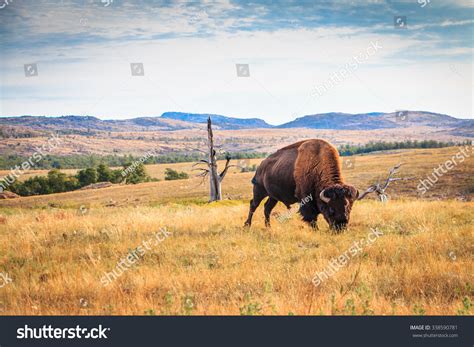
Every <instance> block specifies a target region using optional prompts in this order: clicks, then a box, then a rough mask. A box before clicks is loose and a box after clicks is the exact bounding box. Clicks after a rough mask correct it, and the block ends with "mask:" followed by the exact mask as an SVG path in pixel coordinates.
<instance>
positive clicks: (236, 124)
mask: <svg viewBox="0 0 474 347" xmlns="http://www.w3.org/2000/svg"><path fill="white" fill-rule="evenodd" d="M208 117H211V119H212V122H213V125H214V127H215V129H223V130H243V129H261V128H263V129H271V128H277V129H282V128H283V129H287V128H309V129H334V130H376V129H391V128H393V129H397V128H403V127H405V128H406V127H414V126H427V127H433V128H439V129H440V130H441V129H449V131H452V132H453V133H454V132H455V133H457V134H460V135H462V136H469V137H474V134H473V129H474V120H472V119H458V118H454V117H452V116H449V115H445V114H439V113H433V112H426V111H399V112H391V113H383V112H370V113H358V114H351V113H340V112H331V113H320V114H313V115H305V116H302V117H298V118H296V119H295V120H293V121H290V122H287V123H284V124H281V125H277V126H273V125H270V124H268V123H267V122H265V121H264V120H262V119H260V118H235V117H228V116H223V115H216V114H199V113H184V112H165V113H163V114H162V115H161V116H160V117H153V116H150V117H138V118H132V119H124V120H102V119H99V118H96V117H92V116H74V115H69V116H61V117H44V116H43V117H39V116H21V117H4V118H0V126H14V127H15V126H16V127H22V128H29V129H31V130H39V131H41V130H43V131H45V130H48V131H51V130H54V131H58V130H61V131H72V132H90V131H118V132H125V131H132V132H133V131H160V130H161V131H173V130H183V129H202V127H203V124H205V123H206V122H207V118H208Z"/></svg>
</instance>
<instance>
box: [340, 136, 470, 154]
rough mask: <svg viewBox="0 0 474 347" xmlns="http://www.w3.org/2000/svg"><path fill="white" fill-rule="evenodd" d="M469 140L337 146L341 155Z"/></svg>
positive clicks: (444, 145) (463, 143)
mask: <svg viewBox="0 0 474 347" xmlns="http://www.w3.org/2000/svg"><path fill="white" fill-rule="evenodd" d="M470 144H471V140H465V141H461V142H454V141H446V142H443V141H435V140H423V141H417V140H406V141H401V142H396V141H395V142H382V141H379V142H372V141H371V142H368V143H366V144H365V145H342V146H339V147H338V151H339V154H340V155H342V156H351V155H356V154H363V153H370V152H377V151H387V150H393V149H410V148H442V147H453V146H466V145H470Z"/></svg>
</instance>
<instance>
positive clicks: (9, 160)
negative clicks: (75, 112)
mask: <svg viewBox="0 0 474 347" xmlns="http://www.w3.org/2000/svg"><path fill="white" fill-rule="evenodd" d="M231 156H232V159H253V158H264V157H266V156H267V153H259V152H235V153H231ZM225 157H226V153H223V154H220V155H218V156H217V159H218V160H224V159H225ZM202 158H203V155H202V154H201V153H168V154H162V155H156V156H149V157H147V158H146V160H144V161H143V163H144V164H171V163H185V162H195V161H198V160H200V159H202ZM140 159H142V157H138V156H133V155H122V156H120V155H98V154H90V155H84V154H73V155H68V156H58V155H49V154H48V155H45V156H44V157H43V158H42V160H41V161H40V162H38V163H37V164H36V165H35V169H38V170H41V169H43V170H48V169H84V168H89V167H96V166H98V165H100V164H105V165H107V166H109V167H121V166H124V165H127V163H133V162H137V161H140ZM27 160H28V157H25V156H20V155H16V154H8V155H3V156H1V157H0V169H3V170H8V169H10V168H12V167H15V165H21V163H23V162H25V161H27Z"/></svg>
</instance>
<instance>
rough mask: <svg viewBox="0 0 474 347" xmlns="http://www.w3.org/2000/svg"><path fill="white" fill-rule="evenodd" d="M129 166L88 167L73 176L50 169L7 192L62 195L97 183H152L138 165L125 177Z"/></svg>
mask: <svg viewBox="0 0 474 347" xmlns="http://www.w3.org/2000/svg"><path fill="white" fill-rule="evenodd" d="M130 165H131V164H128V165H124V167H123V170H122V169H115V170H113V169H111V168H109V167H108V166H107V165H105V164H99V165H98V166H97V167H89V168H86V169H82V170H80V171H78V172H77V173H76V174H75V175H68V174H66V173H64V172H61V171H60V170H59V169H52V170H50V171H49V172H48V174H47V175H46V176H34V177H30V178H28V179H26V180H25V181H23V182H20V181H18V180H16V181H15V182H13V183H12V184H10V185H8V190H9V191H11V192H13V193H16V194H18V195H20V196H31V195H43V194H53V193H63V192H69V191H73V190H77V189H80V188H82V187H85V186H88V185H90V184H94V183H99V182H111V183H126V184H137V183H142V182H149V181H154V179H152V178H151V177H150V176H149V175H148V174H147V173H146V170H145V166H144V165H143V164H142V163H140V164H138V165H136V166H134V170H130V171H128V172H127V174H126V175H124V174H123V172H125V170H126V169H127V168H128V167H129V166H130Z"/></svg>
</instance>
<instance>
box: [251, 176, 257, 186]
mask: <svg viewBox="0 0 474 347" xmlns="http://www.w3.org/2000/svg"><path fill="white" fill-rule="evenodd" d="M251 182H252V184H257V179H256V178H255V176H253V178H252V181H251Z"/></svg>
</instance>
